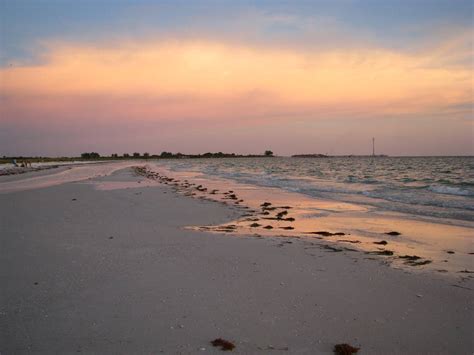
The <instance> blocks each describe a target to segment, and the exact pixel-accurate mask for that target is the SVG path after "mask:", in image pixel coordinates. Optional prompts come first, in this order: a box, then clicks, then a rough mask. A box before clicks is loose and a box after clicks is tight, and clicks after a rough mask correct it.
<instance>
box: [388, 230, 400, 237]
mask: <svg viewBox="0 0 474 355" xmlns="http://www.w3.org/2000/svg"><path fill="white" fill-rule="evenodd" d="M385 234H387V235H394V236H395V235H401V234H402V233H400V232H395V231H392V232H387V233H385Z"/></svg>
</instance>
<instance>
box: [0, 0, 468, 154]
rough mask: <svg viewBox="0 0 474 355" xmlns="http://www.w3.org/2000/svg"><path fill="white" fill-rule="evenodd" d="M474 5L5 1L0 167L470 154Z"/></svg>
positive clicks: (0, 31)
mask: <svg viewBox="0 0 474 355" xmlns="http://www.w3.org/2000/svg"><path fill="white" fill-rule="evenodd" d="M473 29H474V25H473V2H472V1H470V0H468V1H464V0H396V1H392V0H383V1H380V0H374V1H372V0H364V1H363V0H332V1H330V0H327V1H318V0H312V1H309V0H305V1H303V0H301V1H298V0H287V1H280V0H272V1H270V0H268V1H265V0H261V1H257V0H253V1H250V0H242V1H236V0H233V1H226V0H220V1H217V0H214V1H211V0H201V1H198V0H196V1H181V0H173V1H159V0H156V1H146V0H133V1H132V0H127V1H126V0H80V1H77V0H74V1H67V0H28V1H27V0H0V156H20V155H24V156H36V155H43V156H78V155H79V154H80V153H81V152H89V151H96V152H99V153H100V154H103V155H108V154H112V153H118V154H123V153H132V152H149V153H151V154H154V153H158V154H159V153H161V152H162V151H172V152H182V153H205V152H208V151H212V152H217V151H222V152H235V153H241V154H251V153H262V152H263V151H264V150H267V149H270V150H272V151H273V152H274V153H276V154H278V155H291V154H298V153H325V154H332V155H342V154H371V153H372V137H375V139H376V152H377V153H380V154H388V155H474V128H473V127H474V126H473V86H474V78H473V62H474V53H473V34H474V32H473Z"/></svg>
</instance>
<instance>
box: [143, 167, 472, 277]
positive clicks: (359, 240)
mask: <svg viewBox="0 0 474 355" xmlns="http://www.w3.org/2000/svg"><path fill="white" fill-rule="evenodd" d="M145 166H146V167H147V169H148V170H146V171H145V170H144V171H142V175H144V176H145V177H146V176H147V174H148V177H149V178H150V179H151V180H154V181H158V182H160V183H162V184H166V185H170V186H171V187H172V188H173V189H175V190H176V192H178V193H180V194H182V195H184V196H188V197H194V198H200V199H209V200H211V201H216V202H219V203H223V204H228V205H229V204H230V205H235V206H237V207H238V208H241V209H242V211H243V217H242V218H239V219H235V220H233V221H230V222H229V223H227V224H222V225H214V226H206V225H203V226H201V227H191V228H192V229H196V230H205V231H210V232H216V233H227V234H236V235H252V234H257V235H261V236H263V237H270V236H287V237H293V238H295V237H298V238H307V239H319V240H323V239H324V240H325V241H326V242H327V243H329V244H330V245H334V246H335V247H337V248H339V247H342V248H350V249H354V248H356V249H358V250H359V251H362V252H365V253H368V254H372V255H374V254H375V255H377V254H378V255H379V256H382V257H383V259H385V261H387V262H390V263H391V264H393V265H394V266H395V267H402V268H405V269H407V270H410V271H431V272H439V273H449V274H451V275H453V276H458V277H459V278H461V279H462V280H464V279H465V278H466V277H467V278H472V276H471V274H473V273H474V271H473V270H472V258H473V253H474V250H473V249H472V243H471V235H472V230H473V229H472V228H473V225H472V224H469V223H465V224H449V223H446V222H448V221H443V222H444V223H443V222H440V221H434V220H429V219H428V220H426V219H425V220H419V219H416V218H413V217H412V216H409V215H405V214H402V213H395V212H385V213H381V212H380V211H376V210H375V209H373V208H371V207H370V206H364V205H359V204H354V203H346V202H339V201H334V200H324V199H314V198H309V197H307V196H304V195H301V194H298V193H293V192H286V191H282V190H280V189H275V188H263V187H261V186H258V187H256V186H254V185H247V184H242V183H238V182H233V181H230V180H226V179H220V178H215V177H213V178H212V179H211V178H209V177H206V176H201V175H199V174H196V173H192V172H176V171H170V170H169V169H167V168H165V167H163V166H160V165H157V164H155V165H150V164H148V165H145ZM150 169H151V170H150ZM155 172H157V174H156V173H155ZM229 189H230V190H229ZM227 190H229V191H227ZM262 204H263V205H265V204H268V205H267V206H263V205H262ZM282 206H283V207H287V208H283V209H282ZM392 232H395V235H390V234H391V233H392ZM445 236H450V238H444V237H445ZM466 275H467V276H466Z"/></svg>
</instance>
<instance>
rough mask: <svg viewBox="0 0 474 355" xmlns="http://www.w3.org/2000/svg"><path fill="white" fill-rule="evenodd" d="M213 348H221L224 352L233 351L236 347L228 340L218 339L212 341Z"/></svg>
mask: <svg viewBox="0 0 474 355" xmlns="http://www.w3.org/2000/svg"><path fill="white" fill-rule="evenodd" d="M211 344H212V346H215V347H220V348H221V350H222V351H232V350H233V349H234V348H235V345H234V344H233V343H231V342H230V341H228V340H225V339H222V338H217V339H214V340H213V341H211Z"/></svg>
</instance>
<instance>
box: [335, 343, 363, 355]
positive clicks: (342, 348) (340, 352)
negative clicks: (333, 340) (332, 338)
mask: <svg viewBox="0 0 474 355" xmlns="http://www.w3.org/2000/svg"><path fill="white" fill-rule="evenodd" d="M359 350H360V348H355V347H353V346H352V345H349V344H337V345H335V346H334V354H336V355H351V354H356V353H357V352H358V351H359Z"/></svg>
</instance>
